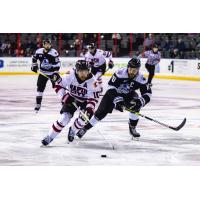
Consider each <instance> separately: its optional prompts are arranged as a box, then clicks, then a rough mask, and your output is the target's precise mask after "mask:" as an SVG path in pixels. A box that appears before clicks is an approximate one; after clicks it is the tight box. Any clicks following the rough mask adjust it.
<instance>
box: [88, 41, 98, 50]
mask: <svg viewBox="0 0 200 200" xmlns="http://www.w3.org/2000/svg"><path fill="white" fill-rule="evenodd" d="M87 47H88V49H95V48H96V45H95V43H93V42H91V43H90V44H88V46H87Z"/></svg>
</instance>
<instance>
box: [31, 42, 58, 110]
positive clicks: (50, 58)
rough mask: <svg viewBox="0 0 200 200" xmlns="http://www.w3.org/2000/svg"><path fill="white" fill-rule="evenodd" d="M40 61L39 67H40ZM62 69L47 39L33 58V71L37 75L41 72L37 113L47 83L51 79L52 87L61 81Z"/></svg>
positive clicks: (38, 81) (37, 96) (38, 82)
mask: <svg viewBox="0 0 200 200" xmlns="http://www.w3.org/2000/svg"><path fill="white" fill-rule="evenodd" d="M38 60H39V66H38ZM59 69H60V60H59V54H58V52H57V51H56V50H55V49H53V48H52V45H51V40H50V39H45V40H44V41H43V48H39V49H38V50H36V52H35V54H34V55H33V58H32V67H31V70H32V71H33V72H35V73H37V72H38V70H40V73H39V76H38V80H37V95H36V106H35V111H36V112H38V111H39V110H40V108H41V103H42V97H43V92H44V90H45V87H46V84H47V81H48V80H49V79H50V80H51V83H52V87H54V85H55V81H56V80H58V79H59V76H58V73H57V72H58V71H59Z"/></svg>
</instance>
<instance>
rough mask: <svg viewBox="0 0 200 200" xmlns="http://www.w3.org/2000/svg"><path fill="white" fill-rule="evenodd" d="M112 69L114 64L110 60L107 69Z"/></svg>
mask: <svg viewBox="0 0 200 200" xmlns="http://www.w3.org/2000/svg"><path fill="white" fill-rule="evenodd" d="M113 67H114V63H113V61H112V60H110V61H109V63H108V68H109V69H112V68H113Z"/></svg>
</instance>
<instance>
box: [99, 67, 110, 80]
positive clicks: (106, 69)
mask: <svg viewBox="0 0 200 200" xmlns="http://www.w3.org/2000/svg"><path fill="white" fill-rule="evenodd" d="M109 69H110V68H107V69H106V71H105V72H104V74H105V73H106V72H107V71H108V70H109ZM104 74H101V75H100V76H99V77H98V78H97V79H99V78H101V77H102V76H103V75H104Z"/></svg>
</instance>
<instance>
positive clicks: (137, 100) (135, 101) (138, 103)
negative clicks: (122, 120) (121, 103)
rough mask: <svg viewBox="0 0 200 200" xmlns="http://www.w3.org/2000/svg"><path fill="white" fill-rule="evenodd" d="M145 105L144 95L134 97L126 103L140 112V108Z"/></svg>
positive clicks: (131, 108) (128, 106) (129, 107)
mask: <svg viewBox="0 0 200 200" xmlns="http://www.w3.org/2000/svg"><path fill="white" fill-rule="evenodd" d="M144 105H145V101H144V99H143V98H142V97H139V98H134V99H133V100H131V101H130V102H129V103H127V104H126V107H127V108H128V109H130V110H132V111H134V112H139V111H140V109H141V108H142V107H143V106H144Z"/></svg>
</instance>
